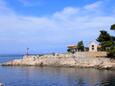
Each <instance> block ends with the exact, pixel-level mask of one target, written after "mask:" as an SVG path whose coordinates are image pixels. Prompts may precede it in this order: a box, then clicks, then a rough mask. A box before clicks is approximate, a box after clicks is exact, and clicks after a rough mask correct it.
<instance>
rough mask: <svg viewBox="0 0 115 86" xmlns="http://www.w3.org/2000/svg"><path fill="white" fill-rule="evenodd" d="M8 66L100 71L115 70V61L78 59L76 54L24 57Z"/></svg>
mask: <svg viewBox="0 0 115 86" xmlns="http://www.w3.org/2000/svg"><path fill="white" fill-rule="evenodd" d="M3 65H6V66H68V67H93V68H99V69H109V68H115V60H113V61H111V59H109V58H104V57H101V58H96V57H95V58H92V57H85V56H82V57H78V56H76V54H74V55H73V54H59V55H43V56H28V57H26V56H24V58H23V59H17V60H13V61H9V62H7V63H4V64H3Z"/></svg>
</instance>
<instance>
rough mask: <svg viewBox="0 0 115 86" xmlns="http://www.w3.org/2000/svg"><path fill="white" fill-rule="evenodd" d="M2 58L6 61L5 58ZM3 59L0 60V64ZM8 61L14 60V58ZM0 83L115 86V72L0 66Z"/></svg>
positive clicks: (49, 85) (19, 85)
mask: <svg viewBox="0 0 115 86" xmlns="http://www.w3.org/2000/svg"><path fill="white" fill-rule="evenodd" d="M4 58H5V61H6V57H4ZM4 58H1V59H2V60H1V59H0V60H1V62H3V59H4ZM15 58H21V57H15ZM10 59H14V57H13V58H10ZM7 60H9V59H7ZM0 82H2V83H4V84H5V86H115V71H113V70H96V69H83V68H59V67H2V66H0Z"/></svg>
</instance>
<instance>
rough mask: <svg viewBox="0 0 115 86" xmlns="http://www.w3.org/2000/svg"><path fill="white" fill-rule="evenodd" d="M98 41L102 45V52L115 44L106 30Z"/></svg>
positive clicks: (101, 32) (101, 33)
mask: <svg viewBox="0 0 115 86" xmlns="http://www.w3.org/2000/svg"><path fill="white" fill-rule="evenodd" d="M96 40H97V41H98V42H99V43H100V45H101V50H102V51H106V50H107V48H109V47H110V46H111V45H112V44H113V42H112V39H111V36H110V34H109V33H107V31H104V30H102V31H100V35H99V37H98V38H97V39H96Z"/></svg>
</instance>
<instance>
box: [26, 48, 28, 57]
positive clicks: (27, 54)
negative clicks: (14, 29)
mask: <svg viewBox="0 0 115 86" xmlns="http://www.w3.org/2000/svg"><path fill="white" fill-rule="evenodd" d="M28 55H29V48H27V49H26V56H27V57H28Z"/></svg>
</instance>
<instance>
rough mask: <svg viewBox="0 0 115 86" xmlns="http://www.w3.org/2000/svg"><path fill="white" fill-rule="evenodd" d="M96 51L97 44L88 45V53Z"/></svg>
mask: <svg viewBox="0 0 115 86" xmlns="http://www.w3.org/2000/svg"><path fill="white" fill-rule="evenodd" d="M97 51H98V44H96V43H95V42H91V43H90V45H89V52H97Z"/></svg>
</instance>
